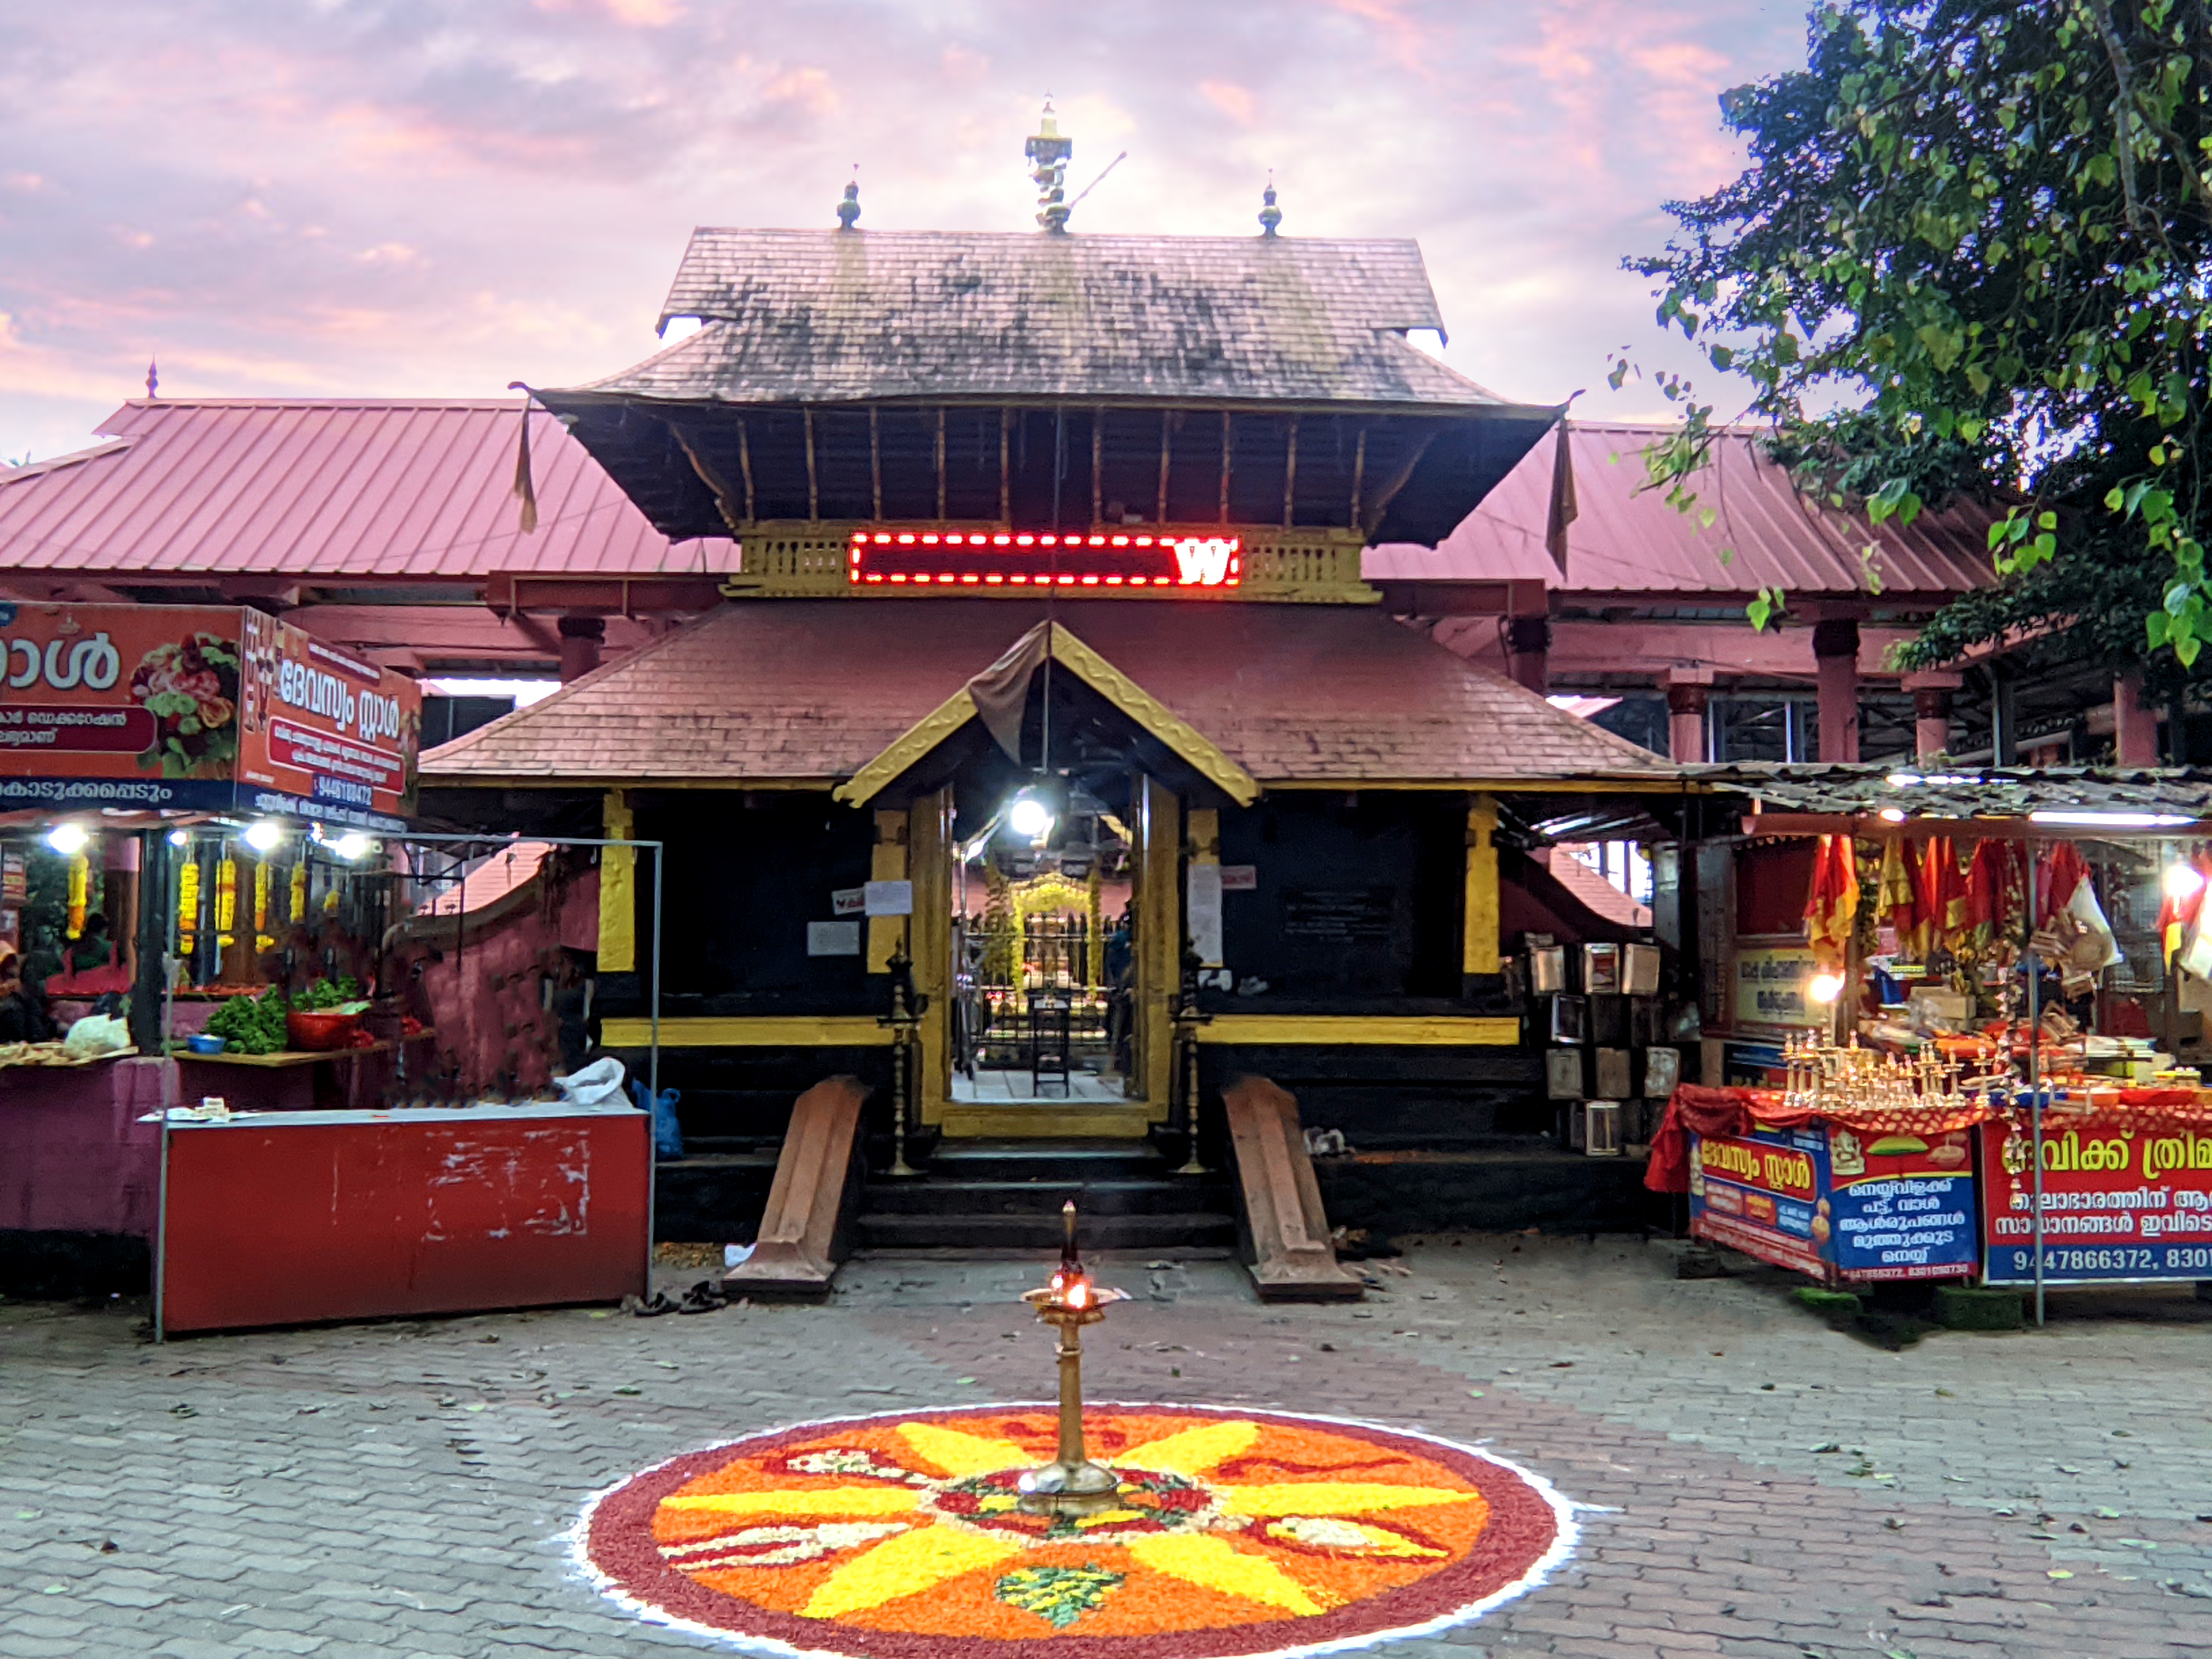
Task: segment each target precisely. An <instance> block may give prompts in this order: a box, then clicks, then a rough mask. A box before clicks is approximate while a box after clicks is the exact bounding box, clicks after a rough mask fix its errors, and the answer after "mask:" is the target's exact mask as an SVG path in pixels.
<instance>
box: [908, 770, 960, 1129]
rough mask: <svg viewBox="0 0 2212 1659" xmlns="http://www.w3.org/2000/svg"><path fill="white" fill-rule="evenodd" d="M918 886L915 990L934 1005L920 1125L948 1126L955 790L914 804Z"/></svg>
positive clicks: (924, 1037) (926, 1020)
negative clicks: (953, 811)
mask: <svg viewBox="0 0 2212 1659" xmlns="http://www.w3.org/2000/svg"><path fill="white" fill-rule="evenodd" d="M907 850H908V870H909V872H911V876H912V879H913V882H914V915H913V917H912V918H911V920H912V921H913V924H914V927H913V931H912V933H911V935H910V937H911V939H912V941H913V942H912V943H911V944H910V945H908V951H909V953H910V954H911V955H912V956H913V957H914V988H915V990H916V991H917V992H919V993H921V994H922V995H924V996H927V998H928V999H929V1006H927V1008H925V1009H923V1010H922V1012H921V1028H920V1029H919V1030H917V1031H916V1033H915V1036H917V1037H918V1038H919V1039H920V1040H921V1062H920V1064H919V1066H917V1068H916V1069H917V1070H918V1071H919V1072H920V1073H921V1121H923V1122H924V1123H938V1122H941V1121H943V1120H944V1116H945V1101H946V1099H947V1098H948V1097H950V1096H951V1092H952V856H953V854H952V788H951V785H949V784H948V785H946V786H945V787H944V788H942V789H939V790H938V791H937V792H936V793H933V794H928V795H924V796H923V797H922V798H921V799H920V800H917V801H916V802H915V804H914V814H913V817H912V820H911V822H910V824H909V827H908V848H907Z"/></svg>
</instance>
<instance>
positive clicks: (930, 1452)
mask: <svg viewBox="0 0 2212 1659" xmlns="http://www.w3.org/2000/svg"><path fill="white" fill-rule="evenodd" d="M899 1438H900V1439H902V1440H903V1441H905V1442H906V1443H907V1444H908V1445H909V1446H911V1447H913V1448H914V1450H915V1455H917V1456H919V1457H923V1458H927V1460H928V1461H929V1462H932V1463H934V1464H936V1465H937V1467H938V1468H940V1469H943V1470H944V1471H945V1474H949V1475H951V1476H953V1477H954V1478H956V1479H957V1478H958V1477H959V1476H961V1475H965V1474H997V1473H998V1472H999V1471H1000V1469H1016V1468H1025V1467H1027V1466H1028V1465H1029V1464H1030V1463H1031V1462H1035V1461H1036V1460H1035V1459H1034V1458H1032V1457H1031V1456H1030V1455H1029V1453H1027V1452H1025V1451H1024V1450H1023V1449H1021V1448H1020V1447H1019V1446H1017V1445H1016V1444H1015V1443H1013V1442H1012V1441H1011V1440H987V1439H985V1438H984V1437H982V1436H981V1435H980V1434H968V1433H965V1432H963V1431H961V1430H959V1429H945V1428H939V1426H938V1425H936V1424H934V1423H902V1424H900V1425H899Z"/></svg>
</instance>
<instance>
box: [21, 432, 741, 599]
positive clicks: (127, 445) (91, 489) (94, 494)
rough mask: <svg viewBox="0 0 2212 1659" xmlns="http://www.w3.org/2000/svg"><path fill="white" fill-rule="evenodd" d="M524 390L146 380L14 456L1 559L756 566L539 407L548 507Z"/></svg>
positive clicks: (472, 571) (268, 568)
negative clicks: (60, 439)
mask: <svg viewBox="0 0 2212 1659" xmlns="http://www.w3.org/2000/svg"><path fill="white" fill-rule="evenodd" d="M521 411H522V404H521V401H520V399H519V398H495V399H483V400H475V401H455V400H446V401H436V400H430V401H422V400H415V401H410V400H398V399H395V400H377V399H364V398H283V399H266V400H248V399H240V400H228V399H224V400H211V401H197V402H195V401H186V400H181V399H172V398H160V399H157V400H153V401H148V400H144V399H137V400H134V401H132V402H131V403H128V404H125V405H124V406H123V408H121V409H120V410H117V411H116V412H115V414H113V415H112V416H109V417H108V419H107V420H106V422H104V423H103V424H102V425H101V427H100V431H101V432H102V433H103V434H105V435H109V436H110V438H111V440H112V441H110V442H108V443H106V444H102V445H100V446H99V447H96V448H94V449H88V450H86V451H84V452H82V454H80V455H75V456H64V457H61V458H59V459H57V460H54V461H51V462H46V463H43V464H40V465H36V466H32V467H27V468H21V469H18V470H15V471H4V470H0V569H14V570H40V571H57V572H70V573H85V574H111V575H115V576H123V575H126V574H128V575H131V576H137V577H140V578H142V579H143V578H147V577H159V576H164V575H167V576H181V575H195V574H208V575H281V576H285V577H289V578H296V579H299V580H308V581H325V582H327V581H336V580H349V579H356V578H381V579H386V580H389V579H393V578H400V579H411V580H468V579H476V580H481V579H482V578H483V577H484V576H486V575H488V574H493V573H495V572H507V573H511V574H541V573H549V572H556V571H557V572H562V573H575V574H595V575H612V576H637V575H648V574H696V573H698V572H700V571H702V570H708V571H715V572H720V571H727V570H733V569H735V568H737V551H736V546H735V544H733V543H730V542H722V541H695V542H682V543H676V544H671V542H670V541H669V539H668V538H666V537H665V536H664V535H662V534H660V533H659V532H658V531H656V530H654V529H653V526H651V525H650V524H648V523H647V522H646V520H645V515H644V514H643V513H640V512H639V511H638V510H637V508H636V507H635V506H633V505H632V504H631V503H630V501H629V497H628V496H626V495H623V493H622V491H621V490H620V489H617V488H616V486H615V483H614V481H613V480H612V479H611V478H609V477H607V475H606V474H605V472H604V471H602V470H601V469H600V467H599V463H598V462H597V461H595V460H593V459H592V457H591V456H590V455H589V454H588V453H586V451H585V449H584V447H583V446H582V445H581V444H580V443H578V442H576V441H574V439H573V438H571V437H570V436H569V435H568V429H567V428H565V427H563V426H562V424H561V423H560V422H558V421H556V420H555V419H554V418H553V417H552V416H550V415H546V414H544V413H543V412H540V413H538V415H536V416H533V418H532V423H531V431H530V435H531V459H532V477H533V479H534V480H535V483H536V488H537V493H538V529H537V531H536V532H535V533H533V534H531V535H524V534H523V533H522V532H521V530H520V526H519V524H518V520H517V516H516V515H517V510H518V503H517V502H516V501H515V498H514V495H513V483H514V458H515V440H516V435H517V434H518V432H519V430H520V424H521V418H520V417H521Z"/></svg>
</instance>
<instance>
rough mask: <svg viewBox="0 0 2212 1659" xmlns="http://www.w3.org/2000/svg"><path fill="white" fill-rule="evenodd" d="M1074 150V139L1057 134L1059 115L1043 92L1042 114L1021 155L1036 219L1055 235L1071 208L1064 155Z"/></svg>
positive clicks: (1062, 231)
mask: <svg viewBox="0 0 2212 1659" xmlns="http://www.w3.org/2000/svg"><path fill="white" fill-rule="evenodd" d="M1074 153H1075V143H1074V141H1073V139H1070V138H1063V137H1060V118H1059V117H1058V116H1056V115H1054V113H1053V109H1052V94H1050V93H1047V94H1045V95H1044V115H1043V117H1042V118H1041V119H1040V120H1039V121H1038V122H1037V130H1036V131H1035V132H1034V133H1032V134H1030V139H1029V142H1028V143H1026V144H1024V146H1023V147H1022V154H1023V155H1024V156H1026V157H1028V158H1029V162H1030V179H1032V180H1034V181H1035V182H1036V187H1037V216H1036V222H1037V223H1038V224H1039V225H1040V226H1042V228H1044V229H1045V231H1046V232H1047V233H1048V234H1052V235H1055V236H1057V235H1061V234H1065V233H1066V229H1067V216H1068V214H1069V213H1070V212H1071V211H1072V210H1073V209H1072V207H1071V204H1069V202H1068V200H1067V158H1068V157H1069V156H1071V155H1073V154H1074Z"/></svg>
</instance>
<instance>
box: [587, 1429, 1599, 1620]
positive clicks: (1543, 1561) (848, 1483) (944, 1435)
mask: <svg viewBox="0 0 2212 1659" xmlns="http://www.w3.org/2000/svg"><path fill="white" fill-rule="evenodd" d="M1084 1420H1085V1432H1086V1435H1087V1437H1088V1439H1089V1443H1090V1451H1091V1456H1092V1457H1093V1458H1094V1459H1096V1460H1097V1462H1101V1463H1103V1464H1104V1465H1106V1467H1108V1468H1110V1469H1111V1470H1113V1471H1114V1472H1115V1474H1117V1475H1118V1476H1119V1477H1120V1478H1121V1486H1120V1489H1119V1490H1118V1492H1116V1493H1115V1505H1114V1507H1112V1508H1110V1509H1107V1510H1102V1511H1100V1512H1097V1513H1095V1514H1091V1515H1084V1516H1050V1515H1036V1514H1031V1513H1030V1512H1028V1511H1026V1510H1023V1509H1022V1508H1021V1507H1020V1506H1019V1500H1020V1495H1021V1494H1020V1486H1019V1482H1020V1479H1021V1476H1022V1474H1023V1472H1024V1470H1026V1469H1029V1468H1033V1467H1035V1466H1036V1465H1037V1464H1039V1463H1042V1462H1046V1461H1047V1460H1048V1459H1049V1458H1050V1457H1051V1456H1052V1455H1053V1451H1054V1444H1055V1438H1056V1425H1055V1422H1054V1414H1053V1412H1052V1410H1051V1408H1049V1407H1005V1406H1001V1407H983V1408H979V1409H975V1410H964V1411H951V1412H927V1413H893V1414H891V1415H888V1416H883V1417H866V1418H857V1419H849V1420H847V1421H843V1422H833V1423H814V1424H806V1425H801V1426H799V1427H797V1428H792V1429H785V1430H781V1431H775V1432H773V1433H769V1434H763V1435H760V1436H757V1437H753V1438H750V1439H746V1440H740V1441H737V1442H734V1443H731V1444H728V1445H723V1446H716V1447H714V1448H712V1449H708V1450H706V1451H701V1452H693V1453H691V1454H690V1455H686V1456H683V1457H678V1458H676V1459H674V1460H673V1461H671V1462H667V1463H664V1464H662V1465H660V1466H659V1468H653V1469H648V1470H647V1471H646V1472H645V1473H644V1474H639V1475H636V1476H634V1477H633V1478H632V1479H630V1480H628V1481H625V1482H624V1483H623V1485H621V1486H617V1487H616V1488H614V1489H613V1490H612V1491H611V1492H606V1493H605V1494H604V1495H602V1496H601V1497H600V1498H597V1499H595V1500H594V1501H593V1502H592V1505H591V1507H590V1508H589V1509H587V1510H586V1512H585V1515H584V1517H583V1519H582V1521H581V1522H580V1524H579V1526H578V1528H577V1531H576V1534H575V1536H576V1547H577V1553H578V1555H579V1557H580V1559H581V1561H582V1563H583V1564H584V1565H585V1567H586V1570H587V1571H589V1572H590V1573H591V1574H592V1577H594V1578H595V1579H596V1581H597V1582H598V1583H599V1584H600V1586H601V1587H602V1588H603V1589H605V1590H606V1591H607V1593H609V1594H610V1595H613V1596H615V1597H617V1599H619V1600H620V1601H623V1603H624V1604H625V1605H627V1606H629V1607H631V1608H632V1609H633V1610H635V1611H636V1612H639V1613H643V1614H645V1615H647V1617H651V1618H654V1619H658V1620H663V1621H665V1622H667V1623H671V1624H674V1625H678V1626H684V1627H686V1628H689V1629H691V1630H694V1631H698V1632H702V1633H713V1634H717V1635H720V1636H724V1637H726V1638H735V1639H737V1640H738V1641H739V1642H741V1643H743V1644H746V1645H750V1646H756V1647H771V1648H776V1649H781V1650H787V1651H797V1652H803V1653H828V1654H841V1655H850V1656H855V1659H872V1656H884V1659H939V1656H945V1659H951V1655H952V1654H953V1653H954V1652H955V1651H956V1650H957V1651H958V1652H959V1653H960V1654H961V1655H962V1659H977V1656H978V1655H979V1654H981V1653H982V1652H987V1653H988V1654H989V1655H990V1656H991V1659H1044V1656H1045V1653H1046V1650H1048V1649H1049V1650H1050V1652H1051V1654H1052V1655H1053V1656H1054V1659H1153V1656H1158V1659H1212V1656H1229V1655H1245V1654H1261V1653H1276V1652H1285V1651H1309V1650H1314V1649H1317V1648H1325V1647H1336V1646H1344V1645H1350V1644H1358V1643H1363V1642H1367V1641H1371V1640H1375V1639H1376V1638H1381V1637H1383V1636H1388V1635H1403V1634H1408V1633H1412V1632H1419V1631H1423V1630H1429V1629H1435V1628H1440V1627H1442V1626H1446V1625H1449V1624H1454V1623H1456V1622H1459V1621H1461V1620H1466V1619H1468V1618H1472V1617H1474V1615H1475V1614H1477V1613H1481V1612H1483V1611H1484V1610H1485V1609H1486V1608H1488V1607H1494V1606H1495V1605H1497V1604H1498V1602H1499V1601H1504V1600H1505V1599H1506V1598H1508V1597H1510V1596H1512V1595H1518V1594H1519V1593H1520V1592H1521V1591H1522V1590H1524V1589H1528V1588H1529V1587H1531V1586H1532V1585H1534V1584H1535V1583H1538V1582H1540V1581H1541V1579H1542V1577H1544V1575H1545V1574H1546V1573H1547V1572H1548V1571H1550V1569H1551V1568H1552V1567H1553V1566H1554V1565H1557V1564H1558V1562H1559V1561H1560V1560H1561V1559H1565V1555H1566V1553H1567V1551H1568V1549H1569V1548H1570V1547H1571V1544H1572V1541H1573V1537H1574V1523H1573V1520H1572V1516H1571V1507H1570V1506H1569V1505H1568V1504H1567V1503H1566V1502H1565V1500H1564V1499H1562V1498H1560V1497H1559V1495H1558V1494H1557V1493H1555V1492H1553V1491H1552V1490H1551V1488H1550V1487H1549V1486H1547V1485H1546V1484H1545V1483H1544V1482H1543V1481H1542V1480H1539V1479H1537V1478H1536V1477H1535V1476H1534V1475H1531V1474H1528V1473H1526V1472H1525V1471H1522V1470H1521V1469H1518V1468H1515V1467H1513V1466H1512V1465H1511V1464H1509V1463H1506V1462H1503V1461H1502V1460H1500V1459H1498V1458H1494V1457H1492V1456H1489V1455H1487V1454H1486V1453H1482V1452H1479V1451H1475V1450H1473V1449H1469V1448H1467V1447H1463V1446H1456V1445H1453V1444H1451V1443H1449V1442H1446V1441H1441V1440H1435V1439H1431V1438H1429V1437H1425V1436H1421V1435H1414V1434H1408V1433H1406V1432H1403V1431H1396V1430H1389V1429H1383V1428H1378V1427H1375V1426H1373V1425H1366V1424H1358V1423H1348V1422H1338V1421H1334V1420H1331V1419H1322V1418H1310V1417H1289V1416H1280V1415H1276V1414H1273V1413H1263V1412H1231V1411H1226V1410H1215V1409H1204V1408H1189V1407H1132V1406H1099V1407H1091V1408H1090V1409H1089V1410H1088V1411H1086V1412H1085V1419H1084Z"/></svg>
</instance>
